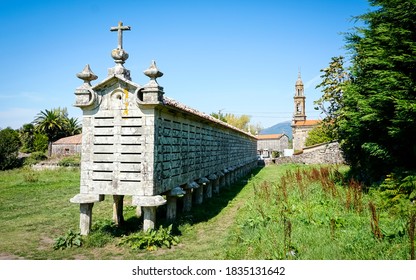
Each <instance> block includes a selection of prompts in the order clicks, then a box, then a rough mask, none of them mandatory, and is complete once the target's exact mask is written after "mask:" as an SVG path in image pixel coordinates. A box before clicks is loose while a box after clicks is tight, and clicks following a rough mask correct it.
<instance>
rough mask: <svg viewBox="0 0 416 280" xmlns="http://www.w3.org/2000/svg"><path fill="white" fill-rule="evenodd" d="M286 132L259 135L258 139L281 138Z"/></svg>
mask: <svg viewBox="0 0 416 280" xmlns="http://www.w3.org/2000/svg"><path fill="white" fill-rule="evenodd" d="M283 135H284V134H263V135H257V140H266V139H280V138H282V136H283Z"/></svg>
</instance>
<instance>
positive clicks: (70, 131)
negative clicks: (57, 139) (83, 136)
mask: <svg viewBox="0 0 416 280" xmlns="http://www.w3.org/2000/svg"><path fill="white" fill-rule="evenodd" d="M81 130H82V129H81V125H80V124H79V123H78V119H76V118H68V119H67V121H66V125H65V133H66V134H67V136H72V135H77V134H80V133H81Z"/></svg>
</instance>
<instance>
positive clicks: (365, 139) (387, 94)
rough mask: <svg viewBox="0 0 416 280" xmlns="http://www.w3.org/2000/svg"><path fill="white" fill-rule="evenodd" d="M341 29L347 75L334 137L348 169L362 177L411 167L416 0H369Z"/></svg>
mask: <svg viewBox="0 0 416 280" xmlns="http://www.w3.org/2000/svg"><path fill="white" fill-rule="evenodd" d="M370 4H371V5H372V6H374V7H375V9H373V10H371V11H370V12H368V13H366V14H364V15H361V16H358V17H357V19H358V20H361V21H363V22H364V23H365V24H366V25H365V26H364V27H359V28H356V29H355V31H354V32H353V33H351V34H348V35H347V42H348V44H347V47H348V49H349V50H350V51H351V53H352V67H351V74H352V76H353V79H352V81H351V84H350V85H348V87H346V90H345V92H344V93H343V101H342V102H343V104H342V108H341V109H340V115H339V116H340V119H339V121H338V126H339V131H338V137H339V139H340V140H341V142H340V144H341V148H342V149H343V152H344V156H345V157H346V160H347V161H348V162H349V163H350V165H351V170H352V172H353V174H355V175H356V176H358V177H359V178H360V179H362V180H364V181H366V182H367V183H371V182H377V181H379V180H383V178H384V177H385V176H386V175H387V174H389V173H391V172H395V171H400V170H401V171H403V170H416V139H415V135H416V125H415V120H416V72H415V70H414V69H415V66H416V2H415V1H414V0H413V1H410V0H407V1H405V0H371V1H370Z"/></svg>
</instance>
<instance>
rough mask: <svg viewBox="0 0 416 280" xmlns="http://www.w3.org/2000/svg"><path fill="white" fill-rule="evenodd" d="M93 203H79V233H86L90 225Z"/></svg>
mask: <svg viewBox="0 0 416 280" xmlns="http://www.w3.org/2000/svg"><path fill="white" fill-rule="evenodd" d="M93 206H94V203H81V204H80V205H79V210H80V217H79V229H80V233H81V235H88V234H89V233H90V231H91V225H92V207H93Z"/></svg>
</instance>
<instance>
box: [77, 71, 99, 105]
mask: <svg viewBox="0 0 416 280" xmlns="http://www.w3.org/2000/svg"><path fill="white" fill-rule="evenodd" d="M77 77H78V78H79V79H81V80H83V81H84V83H83V84H82V85H81V86H79V87H78V88H77V89H76V90H75V96H76V99H75V104H74V106H76V107H80V108H87V107H90V106H92V105H93V104H94V103H95V102H96V101H97V95H96V93H95V92H94V91H93V90H92V89H91V81H93V80H96V79H97V78H98V77H97V76H96V75H95V74H94V73H93V72H92V71H91V68H90V65H89V64H87V65H86V66H85V67H84V69H83V70H82V71H81V72H79V73H77Z"/></svg>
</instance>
